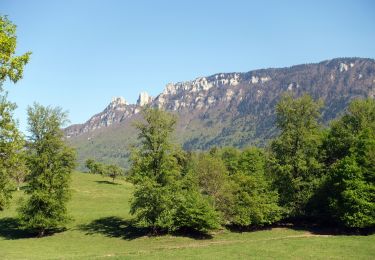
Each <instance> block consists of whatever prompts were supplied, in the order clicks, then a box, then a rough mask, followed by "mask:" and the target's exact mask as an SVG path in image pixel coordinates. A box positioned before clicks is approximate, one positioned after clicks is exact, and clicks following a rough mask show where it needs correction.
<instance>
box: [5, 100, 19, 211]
mask: <svg viewBox="0 0 375 260" xmlns="http://www.w3.org/2000/svg"><path fill="white" fill-rule="evenodd" d="M15 107H16V106H15V104H13V103H10V102H9V101H7V100H6V95H5V96H1V95H0V210H3V209H4V208H5V207H6V206H7V205H8V203H9V201H10V199H11V197H12V191H13V189H14V187H13V185H12V179H11V178H12V175H13V173H14V170H15V169H16V167H17V165H18V164H19V163H21V162H20V160H21V158H20V152H21V149H22V147H23V137H22V135H21V133H20V132H19V131H18V129H17V125H16V122H15V120H14V119H13V111H14V109H15Z"/></svg>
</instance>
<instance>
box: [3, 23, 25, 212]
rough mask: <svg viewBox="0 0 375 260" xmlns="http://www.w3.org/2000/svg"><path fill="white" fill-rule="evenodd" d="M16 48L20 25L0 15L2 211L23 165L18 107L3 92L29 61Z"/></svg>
mask: <svg viewBox="0 0 375 260" xmlns="http://www.w3.org/2000/svg"><path fill="white" fill-rule="evenodd" d="M16 46H17V37H16V26H15V25H14V24H13V23H12V22H10V21H9V20H8V19H7V17H5V16H0V50H1V51H0V211H1V210H3V209H4V208H5V207H6V206H7V205H8V203H9V200H10V199H11V197H12V196H11V192H12V190H13V186H12V183H11V176H12V171H13V170H14V169H15V168H16V166H17V165H18V164H19V163H20V158H19V156H18V153H19V152H20V150H21V149H22V146H23V138H22V135H21V134H20V132H19V131H18V129H17V124H16V121H15V120H14V119H13V112H14V110H15V109H16V105H15V104H14V103H11V102H9V101H7V93H6V92H4V89H3V83H4V82H5V80H7V79H9V80H10V81H11V82H13V83H16V82H17V81H18V80H20V79H21V78H22V76H23V69H24V66H25V65H26V64H27V62H28V61H29V57H30V54H31V53H29V52H28V53H25V54H23V55H20V56H15V52H16ZM13 173H14V171H13Z"/></svg>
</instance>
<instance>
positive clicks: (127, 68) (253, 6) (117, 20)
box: [0, 0, 375, 129]
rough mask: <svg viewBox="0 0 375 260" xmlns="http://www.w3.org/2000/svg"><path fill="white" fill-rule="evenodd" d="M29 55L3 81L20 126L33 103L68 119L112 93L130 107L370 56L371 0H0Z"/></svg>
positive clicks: (374, 30) (374, 37)
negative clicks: (204, 81) (186, 85)
mask: <svg viewBox="0 0 375 260" xmlns="http://www.w3.org/2000/svg"><path fill="white" fill-rule="evenodd" d="M0 12H1V14H6V15H8V17H9V19H10V20H12V21H13V22H14V23H15V24H17V26H18V31H17V34H18V42H19V44H18V52H19V53H23V52H25V51H28V50H30V51H32V52H33V54H32V58H31V61H30V63H29V64H28V65H27V68H26V70H25V74H24V79H23V80H22V81H20V82H19V83H17V84H16V85H15V86H12V85H9V84H7V89H8V91H9V98H10V99H11V100H12V101H14V102H16V103H17V104H18V107H19V108H18V109H17V111H16V117H17V118H18V119H19V121H20V126H21V128H22V129H25V125H26V113H25V110H26V107H27V106H28V105H30V104H32V103H33V102H34V101H36V102H39V103H41V104H43V105H53V106H61V107H63V108H64V109H66V110H68V111H69V112H70V120H71V122H72V123H79V122H84V121H85V120H87V119H88V118H89V117H90V116H91V115H93V114H94V113H97V112H100V111H101V110H102V109H104V107H105V106H106V105H107V104H108V103H109V102H110V99H111V97H112V96H124V97H125V99H126V100H128V101H129V102H131V103H133V102H135V101H136V99H137V96H138V93H139V92H140V91H144V90H145V91H148V92H149V93H150V94H151V95H157V94H158V93H160V92H161V91H162V90H163V88H164V86H165V84H166V83H168V82H177V81H184V80H191V79H194V78H196V77H198V76H206V75H210V74H214V73H218V72H233V71H236V72H241V71H249V70H253V69H258V68H268V67H283V66H290V65H294V64H300V63H310V62H318V61H322V60H325V59H331V58H335V57H352V56H356V57H369V58H375V1H371V0H368V1H366V0H353V1H345V0H340V1H328V0H325V1H317V0H314V1H278V0H275V1H260V0H259V1H235V0H231V1H218V0H216V1H203V0H200V1H195V0H188V1H172V0H170V1H156V0H149V1H142V0H138V1H125V0H124V1H120V0H119V1H114V0H113V1H111V0H101V1H99V0H71V1H68V0H64V1H62V0H61V1H57V0H45V1H39V0H33V1H29V0H24V1H21V0H0Z"/></svg>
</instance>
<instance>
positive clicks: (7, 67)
mask: <svg viewBox="0 0 375 260" xmlns="http://www.w3.org/2000/svg"><path fill="white" fill-rule="evenodd" d="M16 47H17V36H16V26H15V25H14V24H13V23H12V22H11V21H9V20H8V18H7V17H6V16H0V50H1V51H0V90H1V89H2V83H3V82H4V81H5V80H6V79H9V80H10V81H12V82H14V83H15V82H17V81H18V80H20V79H21V78H22V75H23V69H24V66H25V65H26V64H27V63H28V62H29V58H30V55H31V53H30V52H27V53H25V54H23V55H20V56H15V53H16Z"/></svg>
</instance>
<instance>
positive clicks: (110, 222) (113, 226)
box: [79, 217, 150, 240]
mask: <svg viewBox="0 0 375 260" xmlns="http://www.w3.org/2000/svg"><path fill="white" fill-rule="evenodd" d="M79 229H80V230H82V231H85V232H86V234H87V235H93V234H97V233H99V234H103V235H105V236H107V237H120V238H123V239H127V240H132V239H136V238H139V237H143V236H147V235H148V234H149V233H150V230H149V229H147V228H140V227H136V226H135V225H134V223H133V221H131V220H123V219H121V218H118V217H106V218H100V219H96V220H94V221H92V222H91V223H90V224H86V225H80V226H79Z"/></svg>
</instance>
